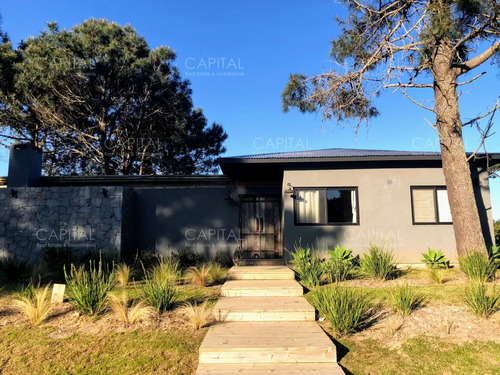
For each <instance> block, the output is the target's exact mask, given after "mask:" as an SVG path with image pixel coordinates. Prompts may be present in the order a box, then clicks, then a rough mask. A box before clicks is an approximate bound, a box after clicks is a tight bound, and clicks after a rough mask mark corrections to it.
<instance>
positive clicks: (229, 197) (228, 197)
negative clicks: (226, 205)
mask: <svg viewBox="0 0 500 375" xmlns="http://www.w3.org/2000/svg"><path fill="white" fill-rule="evenodd" d="M224 200H225V201H226V202H234V199H233V197H231V190H228V191H227V196H226V198H224Z"/></svg>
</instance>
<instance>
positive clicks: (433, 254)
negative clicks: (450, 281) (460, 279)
mask: <svg viewBox="0 0 500 375" xmlns="http://www.w3.org/2000/svg"><path fill="white" fill-rule="evenodd" d="M422 256H423V258H422V262H424V263H425V265H426V266H427V267H429V268H448V260H447V259H446V257H445V256H444V254H443V252H442V251H441V250H434V249H431V248H428V249H427V253H422Z"/></svg>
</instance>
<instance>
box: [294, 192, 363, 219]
mask: <svg viewBox="0 0 500 375" xmlns="http://www.w3.org/2000/svg"><path fill="white" fill-rule="evenodd" d="M295 222H296V223H297V224H359V215H358V194H357V188H351V187H349V188H321V189H318V188H315V189H307V188H304V189H296V194H295Z"/></svg>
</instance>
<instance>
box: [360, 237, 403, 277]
mask: <svg viewBox="0 0 500 375" xmlns="http://www.w3.org/2000/svg"><path fill="white" fill-rule="evenodd" d="M360 268H361V272H362V273H363V274H364V275H365V276H367V277H370V278H374V279H379V280H388V279H390V278H392V277H393V276H394V273H395V269H396V267H395V264H394V255H393V253H392V251H391V250H387V249H384V247H383V246H377V245H374V244H371V245H370V248H369V250H368V253H367V254H363V256H362V258H361V260H360Z"/></svg>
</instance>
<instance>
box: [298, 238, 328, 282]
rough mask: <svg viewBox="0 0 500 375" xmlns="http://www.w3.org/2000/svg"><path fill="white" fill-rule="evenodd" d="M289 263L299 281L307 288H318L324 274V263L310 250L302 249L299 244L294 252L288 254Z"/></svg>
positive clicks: (307, 248)
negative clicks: (289, 257) (289, 256)
mask: <svg viewBox="0 0 500 375" xmlns="http://www.w3.org/2000/svg"><path fill="white" fill-rule="evenodd" d="M290 255H291V258H292V259H291V260H290V263H291V264H292V265H293V268H294V269H295V272H297V274H298V276H299V279H300V281H302V283H303V284H304V285H305V286H306V287H307V288H314V287H316V286H318V285H319V284H320V282H321V279H322V278H323V275H324V274H325V271H326V270H325V266H326V263H325V262H324V261H323V260H322V259H320V258H319V257H318V256H317V255H315V254H314V253H313V252H311V248H309V247H306V248H303V247H302V246H300V244H299V245H298V246H297V245H296V246H295V251H294V252H292V253H290Z"/></svg>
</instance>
